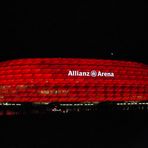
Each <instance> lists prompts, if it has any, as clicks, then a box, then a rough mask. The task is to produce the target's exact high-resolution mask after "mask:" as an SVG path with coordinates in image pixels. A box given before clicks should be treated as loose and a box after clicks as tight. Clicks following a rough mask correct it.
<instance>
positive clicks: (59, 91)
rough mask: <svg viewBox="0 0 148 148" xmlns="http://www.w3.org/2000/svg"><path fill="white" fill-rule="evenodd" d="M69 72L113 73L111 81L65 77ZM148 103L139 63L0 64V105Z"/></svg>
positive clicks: (146, 77) (147, 79) (147, 77)
mask: <svg viewBox="0 0 148 148" xmlns="http://www.w3.org/2000/svg"><path fill="white" fill-rule="evenodd" d="M69 70H75V71H91V70H96V71H104V72H113V73H114V74H115V75H114V77H91V76H90V77H87V76H68V71H69ZM147 99H148V67H147V65H144V64H142V63H136V62H127V61H117V60H97V59H72V58H71V59H70V58H68V59H67V58H34V59H33V58H32V59H19V60H10V61H4V62H1V63H0V102H44V101H45V102H93V101H99V102H100V101H142V100H147Z"/></svg>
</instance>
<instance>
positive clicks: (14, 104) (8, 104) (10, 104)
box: [0, 102, 21, 106]
mask: <svg viewBox="0 0 148 148" xmlns="http://www.w3.org/2000/svg"><path fill="white" fill-rule="evenodd" d="M0 105H2V106H21V104H20V103H8V102H6V103H0Z"/></svg>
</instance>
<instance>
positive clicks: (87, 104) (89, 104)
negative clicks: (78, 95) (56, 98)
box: [60, 103, 94, 106]
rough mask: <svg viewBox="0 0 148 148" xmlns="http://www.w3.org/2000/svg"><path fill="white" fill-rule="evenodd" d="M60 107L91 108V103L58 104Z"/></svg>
mask: <svg viewBox="0 0 148 148" xmlns="http://www.w3.org/2000/svg"><path fill="white" fill-rule="evenodd" d="M60 105H61V106H93V105H94V104H93V103H85V104H84V103H78V104H70V103H69V104H60Z"/></svg>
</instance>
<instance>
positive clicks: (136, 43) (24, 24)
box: [0, 0, 148, 63]
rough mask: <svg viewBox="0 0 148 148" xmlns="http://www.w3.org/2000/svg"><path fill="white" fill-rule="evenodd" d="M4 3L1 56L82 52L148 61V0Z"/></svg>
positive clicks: (90, 55) (85, 55) (81, 54)
mask: <svg viewBox="0 0 148 148" xmlns="http://www.w3.org/2000/svg"><path fill="white" fill-rule="evenodd" d="M1 7H2V8H3V9H2V10H1V28H0V32H1V33H0V35H1V37H2V39H1V40H0V60H7V59H13V58H25V57H82V58H98V59H120V60H132V61H141V62H144V63H147V54H146V49H147V47H148V46H147V44H146V43H147V41H148V38H146V37H144V9H146V5H145V4H144V1H139V2H134V3H129V2H124V1H123V2H121V1H120V3H119V1H115V0H112V1H109V2H107V1H99V3H94V2H91V1H79V2H76V1H70V2H64V1H61V2H58V1H54V2H48V3H47V2H45V1H39V2H38V1H36V2H35V3H34V2H30V1H15V2H14V1H12V2H11V3H9V4H8V3H7V2H5V3H4V5H1Z"/></svg>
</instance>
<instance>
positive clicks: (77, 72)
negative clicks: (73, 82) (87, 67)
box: [68, 70, 115, 77]
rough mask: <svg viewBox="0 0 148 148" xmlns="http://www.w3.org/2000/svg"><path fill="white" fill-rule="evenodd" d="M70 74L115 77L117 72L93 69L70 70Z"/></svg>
mask: <svg viewBox="0 0 148 148" xmlns="http://www.w3.org/2000/svg"><path fill="white" fill-rule="evenodd" d="M68 76H84V77H85V76H87V77H90V76H91V77H114V76H115V74H114V73H113V72H101V71H96V70H92V71H90V72H89V71H87V72H86V71H85V72H84V71H83V72H82V71H74V70H73V71H72V70H69V72H68Z"/></svg>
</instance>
